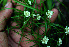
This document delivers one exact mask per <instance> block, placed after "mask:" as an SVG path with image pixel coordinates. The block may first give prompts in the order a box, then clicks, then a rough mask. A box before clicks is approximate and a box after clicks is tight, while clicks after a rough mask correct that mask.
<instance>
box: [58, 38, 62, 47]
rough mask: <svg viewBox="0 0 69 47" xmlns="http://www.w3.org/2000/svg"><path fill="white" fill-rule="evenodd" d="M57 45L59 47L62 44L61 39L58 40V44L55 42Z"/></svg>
mask: <svg viewBox="0 0 69 47" xmlns="http://www.w3.org/2000/svg"><path fill="white" fill-rule="evenodd" d="M57 43H58V44H57V45H58V46H60V45H61V44H62V40H61V38H59V42H58V41H57Z"/></svg>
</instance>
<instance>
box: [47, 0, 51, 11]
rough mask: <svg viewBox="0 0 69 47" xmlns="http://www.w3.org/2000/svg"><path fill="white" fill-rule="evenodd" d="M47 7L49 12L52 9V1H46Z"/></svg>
mask: <svg viewBox="0 0 69 47" xmlns="http://www.w3.org/2000/svg"><path fill="white" fill-rule="evenodd" d="M47 7H48V9H49V10H51V9H52V0H47Z"/></svg>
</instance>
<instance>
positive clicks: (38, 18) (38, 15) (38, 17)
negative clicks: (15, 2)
mask: <svg viewBox="0 0 69 47" xmlns="http://www.w3.org/2000/svg"><path fill="white" fill-rule="evenodd" d="M34 16H37V20H40V18H41V16H40V14H37V15H35V14H33V18H34Z"/></svg>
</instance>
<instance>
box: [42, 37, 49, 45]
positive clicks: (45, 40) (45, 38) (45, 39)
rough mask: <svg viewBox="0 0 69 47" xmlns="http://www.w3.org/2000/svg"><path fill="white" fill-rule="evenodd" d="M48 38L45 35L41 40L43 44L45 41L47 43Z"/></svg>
mask: <svg viewBox="0 0 69 47" xmlns="http://www.w3.org/2000/svg"><path fill="white" fill-rule="evenodd" d="M48 40H49V39H48V37H46V36H44V38H43V40H41V41H42V43H43V44H44V43H45V44H47V42H48Z"/></svg>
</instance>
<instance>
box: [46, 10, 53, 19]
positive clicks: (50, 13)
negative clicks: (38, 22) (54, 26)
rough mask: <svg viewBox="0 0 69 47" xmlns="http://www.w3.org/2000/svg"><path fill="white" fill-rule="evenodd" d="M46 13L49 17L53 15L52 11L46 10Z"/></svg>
mask: <svg viewBox="0 0 69 47" xmlns="http://www.w3.org/2000/svg"><path fill="white" fill-rule="evenodd" d="M46 15H47V16H48V18H51V16H52V15H53V11H50V10H48V12H46Z"/></svg>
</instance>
